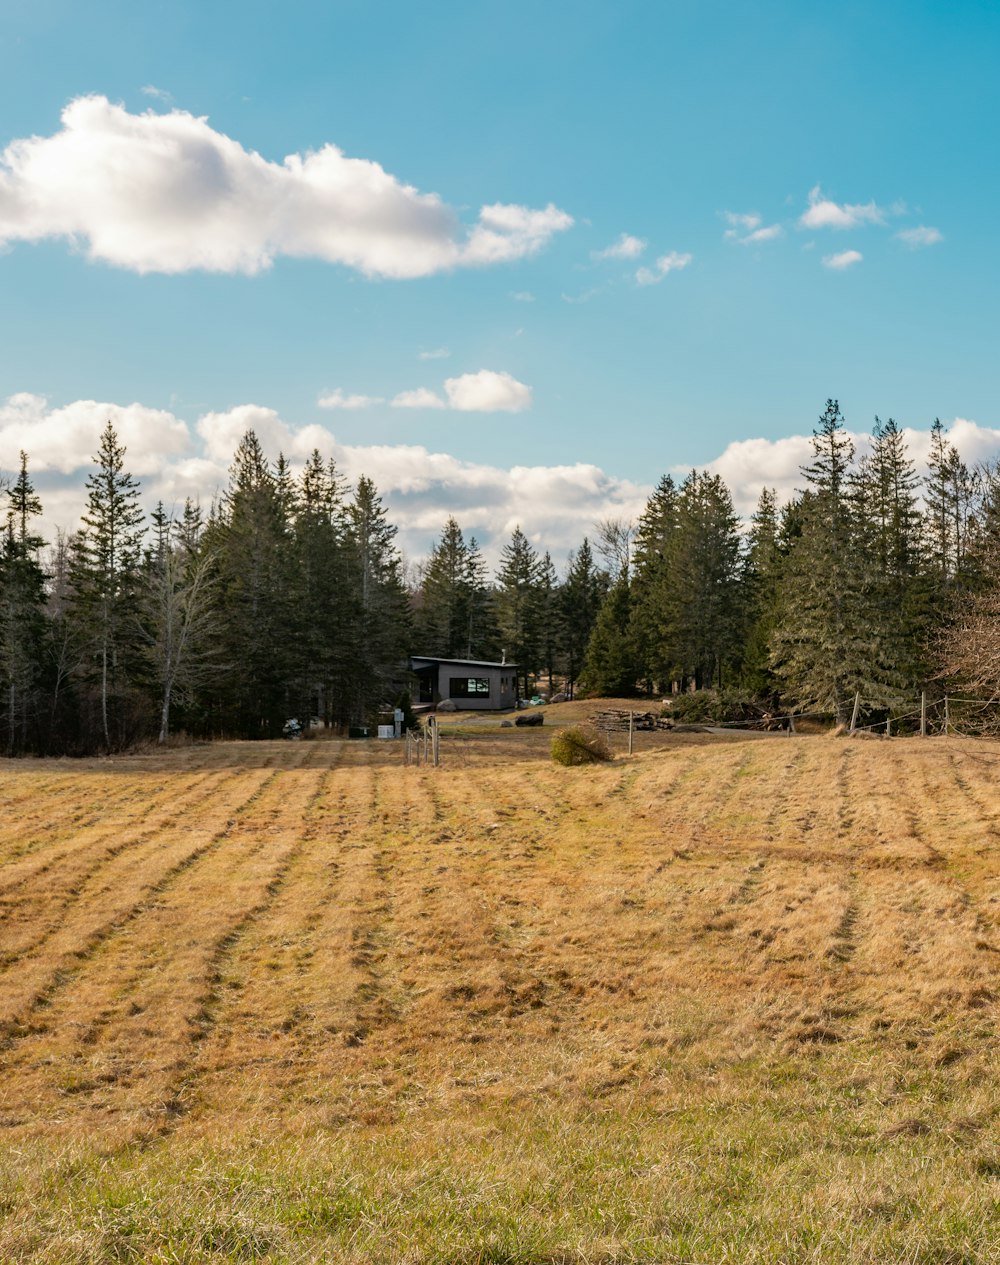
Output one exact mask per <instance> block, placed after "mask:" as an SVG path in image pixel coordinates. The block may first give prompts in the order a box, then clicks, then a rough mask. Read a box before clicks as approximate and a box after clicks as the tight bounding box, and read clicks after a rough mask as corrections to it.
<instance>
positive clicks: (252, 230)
mask: <svg viewBox="0 0 1000 1265" xmlns="http://www.w3.org/2000/svg"><path fill="white" fill-rule="evenodd" d="M572 223H573V220H572V217H571V216H569V215H568V214H567V213H566V212H565V211H561V210H560V209H559V208H558V207H556V206H554V205H552V204H549V205H548V206H547V207H545V208H544V209H541V210H539V209H532V208H530V207H524V206H516V205H505V204H502V203H493V204H491V205H488V206H484V207H483V208H482V209H481V210H480V212H479V218H478V221H477V222H476V223H474V224H472V225H470V226H466V225H463V224H462V223H461V222H460V221H459V219H458V216H457V214H456V212H455V211H454V210H453V209H452V208H451V207H449V206H448V205H447V204H446V203H444V202H443V201H442V199H441V198H440V197H439V196H438V195H437V194H435V193H421V192H419V191H418V190H417V189H416V188H414V187H413V186H412V185H409V184H404V183H403V182H401V181H400V180H398V179H397V178H396V177H395V176H393V175H391V174H390V173H389V172H387V171H385V169H384V168H383V167H381V166H380V165H379V164H378V163H377V162H373V161H371V160H369V159H362V158H349V157H347V155H345V154H344V153H343V152H342V151H341V150H340V149H338V148H337V147H336V146H335V145H330V144H328V145H324V146H323V147H322V148H321V149H319V150H316V151H314V152H309V153H306V154H304V155H303V154H290V155H289V156H288V157H286V158H285V159H284V160H283V162H281V163H276V162H270V161H268V160H267V159H264V158H262V157H261V155H260V154H257V153H255V152H253V151H251V150H247V149H244V148H243V146H242V145H241V144H240V143H239V142H238V141H235V140H233V139H232V138H231V137H228V136H226V135H224V134H223V133H221V132H217V131H215V130H214V129H213V128H212V127H211V126H210V125H209V123H208V121H207V119H205V118H196V117H195V116H194V115H192V114H189V113H187V112H186V111H183V110H177V109H174V110H170V111H169V112H168V113H165V114H157V113H154V112H152V111H149V112H146V113H143V114H130V113H129V112H128V111H127V110H126V109H125V108H124V106H122V105H115V104H113V103H112V102H110V101H109V100H108V99H107V98H106V97H103V96H88V97H78V98H77V99H76V100H74V101H72V102H70V104H69V105H68V106H67V107H66V108H65V109H64V111H63V113H62V127H61V129H60V130H59V131H58V132H56V133H54V134H53V135H52V136H32V137H28V138H25V139H21V140H15V141H12V142H11V143H10V144H9V145H8V146H7V148H6V149H5V150H4V151H3V154H2V157H0V245H3V244H9V243H12V242H17V241H40V240H43V239H45V238H64V239H66V240H68V241H70V242H72V243H73V244H74V245H79V246H80V247H81V248H83V249H84V250H85V251H86V253H87V255H88V256H89V257H90V258H91V259H95V260H102V261H104V262H106V263H111V264H115V265H117V266H119V267H122V268H129V269H132V270H134V271H136V272H140V273H145V272H163V273H178V272H186V271H190V270H192V269H203V270H206V271H209V272H243V273H249V274H252V273H256V272H259V271H260V270H261V269H264V268H267V267H269V266H270V265H271V264H272V263H273V261H274V260H275V259H276V258H278V257H280V256H292V257H297V258H316V259H322V260H325V261H327V262H329V263H337V264H343V265H345V266H346V267H349V268H354V269H356V270H357V271H359V272H361V273H363V274H365V275H366V276H372V277H391V278H408V277H422V276H428V275H430V274H431V273H436V272H441V271H443V270H447V269H451V268H456V267H467V266H477V265H485V264H493V263H502V262H505V261H508V260H513V259H521V258H524V257H525V256H527V255H531V254H534V253H535V252H536V251H538V250H540V249H541V248H542V247H543V246H544V245H545V244H546V243H547V242H548V241H549V240H550V239H551V237H552V236H553V234H555V233H559V232H563V231H565V230H566V229H568V228H569V227H570V226H571V225H572Z"/></svg>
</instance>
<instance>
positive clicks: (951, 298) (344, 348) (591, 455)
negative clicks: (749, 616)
mask: <svg viewBox="0 0 1000 1265" xmlns="http://www.w3.org/2000/svg"><path fill="white" fill-rule="evenodd" d="M0 46H2V47H3V49H4V52H5V57H4V66H5V73H4V76H3V77H2V78H0V150H3V149H5V148H6V153H5V155H4V158H3V160H2V161H0V242H3V243H5V246H4V249H3V253H0V347H2V348H3V352H2V354H0V467H2V468H6V469H10V468H11V467H12V466H13V465H15V463H16V457H17V448H18V447H20V446H22V445H23V446H26V447H27V448H28V450H29V454H30V455H32V459H33V461H34V462H35V465H36V467H37V468H38V471H39V482H40V483H41V484H42V486H43V488H45V489H47V496H48V499H49V501H50V503H51V504H52V506H54V512H55V513H56V517H58V516H59V515H60V514H62V516H63V517H66V516H67V515H70V514H71V511H72V505H73V493H72V488H73V487H74V486H76V485H78V484H79V483H80V482H81V476H80V475H78V473H77V471H78V470H82V469H83V468H84V466H85V455H86V454H87V453H88V452H90V451H93V448H94V446H95V443H96V430H95V432H94V433H95V441H94V442H91V441H90V439H89V430H88V428H90V429H93V428H94V427H95V426H96V424H97V423H96V420H95V419H96V417H97V415H98V414H103V413H107V412H109V410H111V408H112V407H114V408H115V409H121V410H126V411H124V412H121V413H118V412H115V413H114V416H115V417H116V420H120V421H121V426H122V429H123V432H124V433H125V434H126V437H127V439H128V441H129V445H130V456H134V460H135V462H136V468H137V469H138V471H139V473H140V474H142V476H143V478H144V481H145V482H146V483H147V484H148V488H149V490H150V492H151V493H152V492H154V491H155V492H156V494H162V495H165V496H166V498H167V499H168V500H171V499H176V497H177V496H178V495H180V494H181V491H182V489H183V488H184V487H185V486H187V484H186V483H185V480H187V482H188V483H190V484H191V485H192V486H193V487H196V489H197V490H198V491H199V492H200V493H201V494H202V495H203V496H205V497H208V496H210V495H211V492H212V490H213V489H214V487H216V486H218V483H219V481H220V480H221V479H222V478H224V471H225V466H226V455H225V449H226V445H227V444H229V443H230V441H231V439H232V436H233V435H234V434H235V433H236V431H237V430H238V428H239V426H240V425H241V424H246V423H249V424H254V425H256V426H257V427H258V429H261V430H262V431H263V432H264V433H265V436H267V437H269V439H270V440H271V441H272V442H273V443H274V444H276V445H278V444H280V445H282V446H284V447H286V448H289V449H290V450H291V451H292V452H293V453H295V452H296V451H297V450H302V451H305V450H307V447H308V446H311V443H312V442H313V441H317V442H319V443H320V446H323V447H328V448H329V450H330V451H332V452H333V453H334V455H336V456H337V457H338V459H339V460H341V462H342V464H343V465H344V467H345V469H346V470H347V471H348V473H357V472H358V471H359V470H360V469H361V468H363V467H364V468H366V469H369V470H370V472H371V473H372V474H373V475H374V477H375V478H376V479H377V480H378V481H379V482H380V483H381V485H382V486H383V487H384V489H385V492H386V496H387V499H388V501H389V503H390V505H391V506H393V509H394V512H395V513H396V514H397V516H398V517H399V520H400V523H401V526H402V527H403V528H404V539H405V543H406V544H407V547H408V549H409V550H410V551H411V552H413V553H419V552H420V551H421V550H422V549H425V548H426V544H427V543H429V541H430V540H431V539H433V537H434V535H435V534H436V524H438V523H440V521H442V520H443V516H444V514H445V513H447V512H448V511H449V510H450V509H455V510H456V512H457V513H458V516H459V518H460V521H463V522H464V524H465V525H466V526H467V527H468V528H469V529H470V530H475V531H477V532H478V534H479V535H480V536H482V537H486V538H489V537H491V536H500V535H502V534H503V533H504V532H505V531H507V530H509V527H510V525H511V524H512V522H513V521H519V520H524V521H525V522H526V523H527V525H528V527H529V530H530V531H531V533H532V534H533V535H534V536H535V538H536V539H537V540H538V541H539V543H542V544H545V543H551V545H552V547H553V550H554V552H559V551H560V550H563V549H565V548H566V547H567V546H569V545H570V544H572V543H573V541H574V540H576V539H578V538H579V536H581V535H582V534H583V532H584V531H586V530H588V526H589V524H591V523H592V522H593V520H594V519H595V518H598V517H601V516H604V515H606V514H608V513H615V512H622V513H631V512H633V510H634V508H635V506H636V505H641V500H642V495H643V493H644V491H645V489H646V488H647V487H648V486H649V484H651V483H652V482H653V481H655V479H656V478H657V476H658V475H659V474H660V473H662V472H663V471H665V470H668V469H683V468H685V467H690V466H692V465H699V466H701V465H706V464H710V463H716V466H715V468H719V469H720V470H721V471H722V472H723V473H724V474H725V475H726V477H727V478H729V479H730V481H731V482H732V483H733V484H734V485H736V486H735V488H734V490H735V491H736V492H737V495H738V499H741V503H742V502H745V501H747V500H750V499H752V497H753V496H754V495H755V494H756V489H757V488H758V487H759V485H760V482H761V481H768V482H772V483H775V484H777V485H778V486H779V487H789V488H790V487H791V486H792V485H794V483H795V481H796V475H795V470H796V467H797V464H798V461H799V460H800V459H801V456H800V454H801V452H802V444H803V442H804V441H803V440H802V438H801V437H803V436H806V435H808V433H809V430H810V428H811V426H812V424H813V422H814V420H815V418H816V416H817V415H818V414H819V413H820V412H821V411H822V407H823V404H824V402H825V400H826V398H827V396H831V395H832V396H837V397H839V399H840V401H841V405H842V408H843V410H844V413H845V414H846V416H847V419H848V423H849V424H850V425H851V427H852V429H855V430H857V431H859V432H863V431H867V430H868V429H870V426H871V423H872V420H873V416H874V414H875V413H878V414H880V415H881V416H882V417H886V416H890V415H891V416H895V417H896V418H897V420H899V421H900V422H901V423H902V424H904V425H906V426H908V427H911V428H913V429H914V430H915V431H917V432H923V431H925V430H926V428H927V426H928V425H929V423H930V422H931V421H932V420H933V418H934V417H935V416H940V417H941V418H942V420H944V421H945V422H946V424H951V423H953V422H954V421H955V419H961V421H960V423H959V426H958V429H957V431H956V438H961V440H962V442H963V443H964V444H965V445H966V449H967V452H968V455H970V457H980V456H985V455H988V454H989V453H990V452H993V451H995V450H996V449H997V447H998V446H1000V434H998V433H997V431H998V430H1000V416H998V409H997V393H996V370H995V367H994V366H995V363H996V355H995V351H994V345H995V343H996V338H997V333H998V328H997V326H998V322H997V317H996V305H995V295H994V290H995V283H994V278H995V277H996V275H997V263H998V260H997V258H996V255H997V244H996V243H997V234H996V228H995V210H994V207H995V204H996V200H997V189H996V184H997V174H996V165H995V161H994V159H993V148H994V141H993V138H994V136H995V135H996V133H997V124H998V121H1000V120H998V117H997V116H998V107H1000V89H998V86H997V81H996V75H995V65H996V62H997V56H998V53H1000V11H998V10H997V8H996V6H994V5H989V4H986V3H981V4H971V3H964V4H963V3H957V4H955V3H953V4H950V5H948V6H945V5H943V4H929V3H923V4H921V3H912V2H911V3H907V4H902V3H884V2H875V3H868V4H826V5H819V4H811V3H801V2H800V3H794V4H793V3H755V4H753V5H748V4H712V3H704V2H701V3H670V2H669V0H663V2H662V3H655V4H654V3H644V4H637V3H632V4H629V3H615V4H613V5H612V4H610V3H607V4H596V3H586V2H581V0H576V2H574V3H562V2H560V0H555V2H550V3H546V4H544V5H539V4H537V3H535V4H523V3H506V4H504V5H502V6H495V5H489V6H487V5H479V4H476V5H473V4H456V3H447V2H444V3H436V4H434V5H429V6H414V5H412V4H407V5H404V4H395V3H385V4H377V3H326V4H308V3H286V4H282V5H277V4H264V3H247V2H242V3H239V4H235V3H225V2H221V3H212V4H208V5H206V4H204V3H202V4H194V3H187V2H186V0H172V2H171V3H147V4H142V5H135V4H134V3H133V4H119V3H101V2H100V0H98V2H96V3H89V4H87V5H79V4H75V3H70V2H68V0H58V2H56V0H32V2H31V3H30V4H29V3H26V2H23V0H6V3H5V4H4V5H3V6H2V8H0ZM85 98H91V99H92V100H91V101H90V102H89V104H88V103H87V102H86V101H83V103H82V104H81V99H85ZM95 100H96V102H97V103H96V104H95ZM102 102H103V104H102ZM74 103H75V104H74ZM67 107H69V110H70V114H68V115H67V116H66V118H63V117H62V112H63V111H64V110H66V109H67ZM149 112H152V114H153V115H156V116H159V118H160V119H161V121H162V120H168V122H167V124H166V126H167V127H168V128H172V129H173V130H172V131H171V132H170V135H169V138H168V139H169V144H168V143H166V140H165V136H166V133H165V132H164V131H163V129H162V126H161V125H160V124H155V123H154V122H153V121H151V120H150V119H148V118H146V115H147V114H148V113H149ZM199 119H204V120H205V122H204V123H198V122H197V120H199ZM170 120H173V121H172V122H171V121H170ZM175 124H176V126H175ZM123 137H126V138H127V143H126V141H123ZM31 138H35V139H34V140H32V139H31ZM324 146H335V147H337V149H338V150H339V151H342V155H343V156H346V158H347V159H351V160H360V164H361V165H360V166H358V167H351V166H350V165H349V164H348V165H346V166H339V165H337V164H338V163H340V162H341V160H340V159H331V164H332V165H331V164H327V165H325V166H322V165H321V164H315V163H313V165H310V163H311V161H312V160H310V158H309V157H308V156H309V155H310V154H312V155H313V156H314V158H315V155H317V154H321V153H322V152H325V151H324V150H323V147H324ZM7 147H9V148H7ZM253 154H256V155H259V156H260V159H261V160H264V161H263V162H262V163H261V162H258V160H256V159H254V158H252V155H253ZM206 155H208V157H207V158H206ZM220 155H223V156H224V155H229V159H232V164H233V165H231V166H230V167H227V169H226V172H225V175H224V176H220V174H219V170H218V169H217V165H218V163H219V162H222V161H223V159H220V157H219V156H220ZM288 155H299V156H301V157H300V169H299V170H298V173H297V172H296V171H295V170H292V168H290V167H289V165H288V164H287V163H285V161H284V160H285V159H286V156H288ZM229 159H226V160H225V161H227V162H228V161H229ZM303 163H304V164H305V166H304V168H302V167H301V164H303ZM255 164H256V165H255ZM375 164H377V165H378V167H375V166H374V165H375ZM321 167H322V169H321ZM379 169H381V172H382V173H383V175H382V176H379V174H378V173H379ZM179 173H180V174H179ZM380 179H381V180H382V186H381V188H379V187H376V186H378V184H379V180H380ZM408 186H409V187H411V191H410V192H408V191H407V187H408ZM317 189H318V190H319V192H317ZM220 191H224V195H225V199H227V205H226V208H225V214H220V213H218V207H217V206H216V202H217V201H218V199H219V198H220V197H222V196H223V195H222V192H220ZM428 195H437V198H438V199H439V201H437V202H431V201H429V200H428ZM338 198H342V199H346V200H347V202H349V203H350V206H349V208H348V211H347V212H345V215H346V219H343V220H342V218H341V209H342V208H341V207H340V206H339V205H338V201H337V200H338ZM496 205H499V206H500V207H502V208H506V209H505V210H503V211H502V212H501V213H500V219H499V220H498V219H497V215H496V214H494V215H493V216H492V218H491V216H490V214H489V213H487V215H486V216H485V217H484V216H483V215H482V214H481V208H483V207H487V208H489V207H494V206H496ZM265 223H271V224H275V225H279V224H280V227H279V228H273V229H272V230H268V229H266V228H264V227H262V225H264V224H265ZM623 235H624V237H623ZM630 239H632V240H630ZM748 239H749V240H748ZM623 243H624V244H623ZM616 244H617V250H616V251H615V252H612V253H611V254H610V255H608V254H607V253H606V252H608V250H609V248H611V247H613V246H615V245H616ZM640 244H642V245H641V250H640ZM602 253H604V254H603V257H601V256H602ZM657 261H665V262H663V263H658V262H657ZM430 353H438V354H437V355H430ZM445 353H446V354H445ZM422 356H423V357H425V358H421V357H422ZM484 371H485V376H483V374H484ZM449 383H451V385H450V386H449V385H448V384H449ZM414 391H422V392H423V394H422V395H420V396H416V397H414V396H413V395H411V394H407V393H411V392H414ZM338 393H339V394H338ZM352 397H353V400H352ZM400 397H402V399H401V398H400ZM11 398H15V399H16V402H15V403H14V404H10V403H8V404H7V405H3V403H2V401H4V400H8V401H10V400H11ZM322 399H326V400H327V401H328V404H329V403H330V402H333V403H337V402H339V403H341V404H342V403H343V402H344V401H345V400H352V402H353V403H354V404H355V405H356V407H352V408H344V407H329V406H328V407H322V406H321V404H320V400H322ZM414 400H416V402H417V403H418V404H419V403H420V402H421V401H423V403H424V405H428V404H432V405H433V407H426V406H424V407H400V404H401V403H403V402H406V401H410V402H413V401H414ZM393 401H396V406H393ZM88 402H93V403H94V405H95V407H94V408H90V407H88ZM362 403H364V406H361V405H362ZM130 407H131V412H128V411H127V410H128V409H129V408H130ZM240 410H242V412H241V411H240ZM254 410H256V411H254ZM206 419H208V420H206ZM327 436H328V437H329V438H328V439H327V438H325V437H327ZM741 441H756V443H755V445H751V446H750V447H748V446H747V445H746V444H745V443H744V444H742V446H741ZM914 442H915V445H916V449H917V450H918V451H919V449H920V443H921V440H920V437H919V435H917V436H915V440H914ZM733 445H737V446H736V447H732V446H733ZM36 453H37V456H36ZM512 468H516V469H517V473H516V474H515V475H511V474H510V471H511V469H512ZM567 468H569V469H567ZM543 501H546V502H547V504H548V508H547V509H543V508H542V507H541V503H542V502H543Z"/></svg>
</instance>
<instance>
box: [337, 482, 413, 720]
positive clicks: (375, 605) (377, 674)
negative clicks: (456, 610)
mask: <svg viewBox="0 0 1000 1265" xmlns="http://www.w3.org/2000/svg"><path fill="white" fill-rule="evenodd" d="M395 537H396V528H395V527H393V526H392V525H391V524H390V522H389V519H388V514H387V512H386V509H385V506H384V505H383V504H382V498H381V497H380V496H379V494H378V489H377V488H376V487H375V484H374V483H373V482H372V481H371V479H368V478H366V477H365V476H364V475H362V477H361V478H360V479H359V480H358V484H357V487H356V488H355V492H354V497H353V499H352V501H351V502H350V504H349V506H348V509H347V538H348V545H349V548H350V550H351V556H352V569H353V576H354V584H355V586H356V591H357V593H358V598H359V611H358V622H357V625H356V628H355V641H354V645H353V651H354V658H355V669H354V675H353V682H352V687H353V688H352V705H353V719H354V720H355V721H356V722H361V721H363V720H365V719H366V718H367V717H368V715H369V714H370V713H371V711H372V710H373V709H374V708H375V707H378V706H380V705H384V704H385V703H387V701H388V700H389V699H390V698H392V697H395V696H396V695H397V694H398V693H399V688H398V686H399V683H400V682H401V680H402V676H403V668H404V664H405V661H406V656H407V653H408V651H409V648H410V636H411V630H410V615H409V602H408V600H407V595H406V588H405V586H404V584H403V577H402V559H401V558H400V556H399V552H398V550H397V549H396V544H395Z"/></svg>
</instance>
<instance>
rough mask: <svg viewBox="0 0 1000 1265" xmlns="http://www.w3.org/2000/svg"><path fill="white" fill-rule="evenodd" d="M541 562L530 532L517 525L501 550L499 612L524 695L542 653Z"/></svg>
mask: <svg viewBox="0 0 1000 1265" xmlns="http://www.w3.org/2000/svg"><path fill="white" fill-rule="evenodd" d="M540 566H541V564H540V561H539V558H538V554H537V553H536V552H535V550H534V549H533V548H532V546H531V543H530V541H529V540H528V538H527V536H525V534H524V532H523V531H521V528H520V527H515V528H514V531H513V532H512V533H511V538H510V541H509V542H508V544H506V545H504V547H503V549H502V550H501V553H500V569H499V570H498V571H497V587H496V612H497V623H498V625H499V629H500V637H501V641H502V643H503V648H504V650H505V651H506V656H507V661H508V663H516V664H517V665H518V668H519V670H520V673H519V674H520V677H521V681H522V683H523V689H524V693H525V695H527V694H528V692H529V688H530V687H529V684H528V680H529V677H530V676H531V675H532V674H533V673H534V672H535V671H536V670H537V668H538V666H539V663H540V662H541V656H542V637H541V605H540V591H539V581H540Z"/></svg>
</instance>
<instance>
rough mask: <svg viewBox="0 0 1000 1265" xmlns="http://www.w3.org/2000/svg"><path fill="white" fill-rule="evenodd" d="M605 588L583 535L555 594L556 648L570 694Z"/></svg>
mask: <svg viewBox="0 0 1000 1265" xmlns="http://www.w3.org/2000/svg"><path fill="white" fill-rule="evenodd" d="M606 592H607V576H606V575H605V573H604V572H603V571H600V570H598V568H597V567H596V566H595V564H594V555H593V553H592V552H591V549H590V542H589V541H588V539H587V537H586V536H584V538H583V544H582V545H581V546H580V548H579V549H578V550H577V551H576V553H571V554H570V555H569V559H568V562H567V567H566V578H565V579H564V580H563V583H562V586H561V587H560V589H559V598H558V607H559V651H560V658H561V661H562V665H563V670H564V671H565V673H566V687H567V690H568V692H569V696H570V698H572V697H573V693H574V689H575V686H576V682H577V680H578V679H579V676H580V673H581V671H582V670H583V664H584V660H585V659H586V657H587V646H588V645H589V643H590V637H591V634H592V632H593V630H594V625H595V624H596V622H597V615H598V612H599V611H600V609H601V602H602V601H603V599H604V595H605V593H606Z"/></svg>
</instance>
